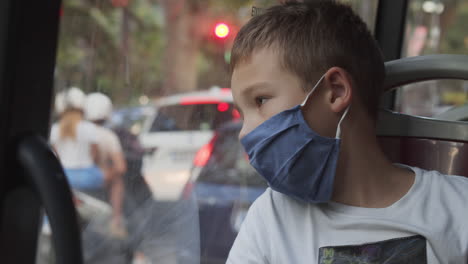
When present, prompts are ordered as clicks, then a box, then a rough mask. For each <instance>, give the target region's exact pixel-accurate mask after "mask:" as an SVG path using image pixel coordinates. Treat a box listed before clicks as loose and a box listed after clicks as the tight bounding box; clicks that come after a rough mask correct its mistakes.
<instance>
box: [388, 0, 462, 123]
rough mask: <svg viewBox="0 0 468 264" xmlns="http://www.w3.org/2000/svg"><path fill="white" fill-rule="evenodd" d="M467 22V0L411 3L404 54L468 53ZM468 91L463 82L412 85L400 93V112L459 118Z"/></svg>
mask: <svg viewBox="0 0 468 264" xmlns="http://www.w3.org/2000/svg"><path fill="white" fill-rule="evenodd" d="M467 22H468V1H466V0H439V1H429V0H411V1H409V5H408V14H407V23H406V33H405V41H404V45H403V54H402V55H403V56H404V57H412V56H419V55H427V54H465V55H466V54H468V37H467V36H468V28H467V27H466V23H467ZM467 92H468V83H467V82H465V81H461V80H436V81H427V82H421V83H416V84H411V85H407V86H405V87H403V88H402V89H400V90H399V92H398V96H397V101H396V103H397V104H396V109H397V110H398V111H400V112H402V113H407V114H411V115H419V116H426V117H434V118H441V119H446V118H455V117H454V114H453V112H456V113H459V112H460V111H463V110H462V109H466V107H465V105H466V103H467V102H468V96H467ZM447 111H448V112H447ZM444 112H447V113H444ZM457 115H460V117H456V120H464V117H463V114H460V113H459V114H457Z"/></svg>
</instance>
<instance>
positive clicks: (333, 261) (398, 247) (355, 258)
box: [318, 235, 427, 264]
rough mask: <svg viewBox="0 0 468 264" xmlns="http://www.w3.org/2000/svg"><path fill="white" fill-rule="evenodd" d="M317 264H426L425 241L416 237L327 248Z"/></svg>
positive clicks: (324, 248)
mask: <svg viewBox="0 0 468 264" xmlns="http://www.w3.org/2000/svg"><path fill="white" fill-rule="evenodd" d="M318 263H319V264H351V263H360V264H374V263H388V264H396V263H398V264H407V263H408V264H409V263H411V264H427V256H426V239H425V238H424V237H423V236H420V235H416V236H410V237H403V238H396V239H390V240H384V241H379V242H373V243H368V244H361V245H346V246H327V247H321V248H320V251H319V262H318Z"/></svg>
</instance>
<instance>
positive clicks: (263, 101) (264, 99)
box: [255, 96, 269, 106]
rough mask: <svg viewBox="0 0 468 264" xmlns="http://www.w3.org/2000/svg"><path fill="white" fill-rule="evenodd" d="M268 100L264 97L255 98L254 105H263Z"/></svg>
mask: <svg viewBox="0 0 468 264" xmlns="http://www.w3.org/2000/svg"><path fill="white" fill-rule="evenodd" d="M268 99H269V98H266V97H264V96H259V97H257V98H255V103H256V104H257V106H262V105H263V104H265V103H266V102H267V101H268Z"/></svg>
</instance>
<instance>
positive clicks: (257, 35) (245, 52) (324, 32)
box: [231, 0, 385, 120]
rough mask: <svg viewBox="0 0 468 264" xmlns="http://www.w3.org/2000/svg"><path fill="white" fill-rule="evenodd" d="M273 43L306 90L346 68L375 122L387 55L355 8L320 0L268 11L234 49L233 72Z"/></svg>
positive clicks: (248, 28) (238, 39) (248, 27)
mask: <svg viewBox="0 0 468 264" xmlns="http://www.w3.org/2000/svg"><path fill="white" fill-rule="evenodd" d="M268 47H273V48H275V49H276V50H277V51H278V52H279V55H280V60H281V64H282V67H283V68H284V69H285V70H287V71H290V72H291V73H293V74H295V75H297V76H298V77H299V78H300V79H301V80H302V82H303V84H304V87H305V89H306V90H308V89H310V87H311V85H313V84H314V83H315V82H316V81H317V78H318V77H319V75H321V74H323V73H324V72H325V71H326V70H328V69H329V68H331V67H334V66H337V67H341V68H343V69H345V70H346V71H347V72H349V74H350V75H351V76H352V78H353V80H354V84H355V87H357V93H358V95H359V97H360V98H361V101H362V103H363V105H364V106H365V107H366V109H367V112H368V113H369V115H370V116H371V117H372V118H373V119H374V120H375V118H376V115H377V108H378V104H379V99H380V95H381V93H382V86H383V81H384V78H385V68H384V63H383V56H382V53H381V51H380V49H379V47H378V44H377V42H376V41H375V39H374V38H373V37H372V34H371V33H370V31H369V29H368V28H367V26H366V24H365V23H364V22H363V21H362V20H361V18H360V17H359V16H358V15H356V14H355V13H354V12H353V11H352V9H351V7H349V6H347V5H344V4H340V3H337V2H336V1H332V0H325V1H323V0H318V1H313V2H309V3H298V2H288V3H286V4H283V5H278V6H273V7H270V8H268V9H266V10H265V11H264V12H262V14H261V15H258V16H255V17H253V18H252V19H250V21H249V22H248V23H247V24H246V25H245V26H244V27H242V29H241V30H240V31H239V33H238V35H237V37H236V39H235V41H234V45H233V48H232V57H231V72H232V71H233V70H234V68H235V67H236V66H237V65H238V64H239V63H241V62H244V61H245V60H247V59H248V58H249V57H250V56H251V55H252V53H253V52H255V51H256V50H258V49H261V48H268Z"/></svg>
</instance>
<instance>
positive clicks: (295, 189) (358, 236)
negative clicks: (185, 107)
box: [227, 1, 468, 264]
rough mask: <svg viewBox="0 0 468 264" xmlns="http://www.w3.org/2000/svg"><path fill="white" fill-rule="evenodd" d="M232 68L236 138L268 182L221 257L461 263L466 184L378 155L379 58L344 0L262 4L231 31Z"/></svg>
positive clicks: (466, 236) (466, 244) (466, 235)
mask: <svg viewBox="0 0 468 264" xmlns="http://www.w3.org/2000/svg"><path fill="white" fill-rule="evenodd" d="M231 66H232V70H233V71H232V80H231V87H232V91H233V96H234V101H235V102H236V104H237V107H238V108H239V110H240V112H241V114H242V116H243V119H244V123H243V127H242V130H241V132H240V135H239V138H240V139H241V143H242V144H243V145H244V147H245V149H246V151H247V153H248V154H249V158H250V162H251V164H252V165H253V166H254V167H255V168H256V169H257V171H258V172H259V173H260V174H261V175H262V176H263V177H264V178H265V179H266V180H267V181H268V183H269V185H270V187H271V188H269V189H267V191H266V192H265V193H264V194H263V195H262V196H261V197H259V198H258V199H257V201H256V202H255V203H254V204H253V205H252V207H251V208H250V211H249V213H248V216H247V217H246V219H245V221H244V223H243V226H242V228H241V231H240V232H239V235H238V237H237V239H236V241H235V243H234V246H233V248H232V250H231V252H230V255H229V259H228V261H227V263H229V264H234V263H236V264H237V263H466V260H467V255H468V253H467V251H468V229H467V228H464V226H465V223H464V222H465V221H466V219H467V218H468V212H467V210H466V206H465V205H464V204H465V203H466V201H467V200H468V199H467V198H468V194H467V192H466V190H468V180H467V179H465V178H462V177H457V176H445V175H441V174H439V173H437V172H434V171H424V170H422V169H419V168H412V167H408V166H404V165H396V164H392V163H391V162H390V161H389V160H388V159H387V158H386V157H385V155H384V154H383V153H382V151H381V150H380V148H379V146H378V143H377V140H376V136H375V123H376V116H377V107H378V102H379V98H380V95H381V92H382V86H383V80H384V78H385V69H384V64H383V59H382V55H381V52H380V50H379V48H378V46H377V44H376V42H375V41H374V39H373V37H372V35H371V33H370V32H369V30H368V29H367V28H366V26H365V24H364V22H362V20H361V19H360V18H359V17H358V16H357V15H356V14H354V13H353V11H352V10H351V9H350V8H349V7H348V6H345V5H342V4H339V3H336V2H334V1H314V2H312V3H307V4H304V3H287V4H284V5H281V6H275V7H272V8H270V9H268V10H266V11H265V12H264V13H263V14H262V15H259V16H256V17H254V18H252V19H251V20H250V21H249V23H247V25H245V26H244V27H243V28H242V29H241V30H240V32H239V34H238V36H237V37H236V40H235V42H234V46H233V50H232V59H231Z"/></svg>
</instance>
